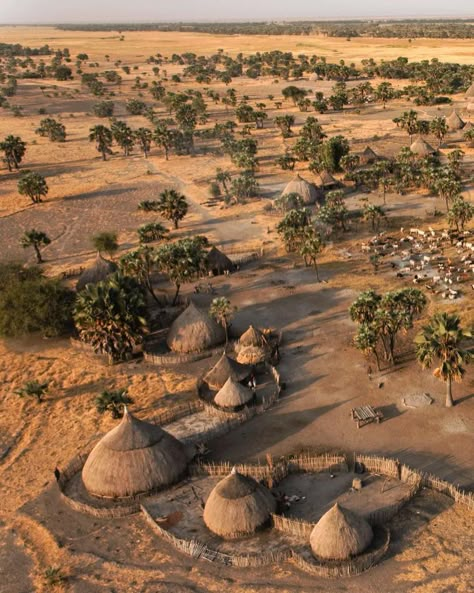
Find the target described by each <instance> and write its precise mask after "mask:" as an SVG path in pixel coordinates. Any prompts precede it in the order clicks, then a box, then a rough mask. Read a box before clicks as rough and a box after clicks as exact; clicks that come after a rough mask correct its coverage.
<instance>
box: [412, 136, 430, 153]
mask: <svg viewBox="0 0 474 593" xmlns="http://www.w3.org/2000/svg"><path fill="white" fill-rule="evenodd" d="M410 150H411V151H412V152H413V154H416V155H417V156H419V157H421V158H424V157H427V156H432V155H434V154H436V150H435V149H434V148H433V147H432V146H431V145H430V144H428V142H426V140H424V139H423V138H422V137H421V136H419V137H418V138H417V139H416V140H415V141H414V142H413V144H412V145H411V146H410Z"/></svg>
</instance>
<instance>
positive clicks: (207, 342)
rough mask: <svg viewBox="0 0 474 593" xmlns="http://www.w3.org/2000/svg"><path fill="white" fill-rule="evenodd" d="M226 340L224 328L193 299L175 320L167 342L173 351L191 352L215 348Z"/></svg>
mask: <svg viewBox="0 0 474 593" xmlns="http://www.w3.org/2000/svg"><path fill="white" fill-rule="evenodd" d="M224 340H225V332H224V328H223V327H222V326H220V325H219V324H218V323H216V322H215V321H214V320H213V319H212V318H211V317H210V316H209V315H208V314H207V313H206V312H204V311H201V310H200V309H198V308H197V307H196V305H195V304H194V303H193V302H192V301H191V303H190V304H189V306H188V307H187V308H186V309H185V310H184V311H183V312H182V313H181V315H180V316H179V317H177V318H176V319H175V320H174V321H173V323H172V325H171V327H170V331H169V333H168V337H167V339H166V342H167V344H168V347H169V348H170V350H172V351H173V352H179V353H181V354H189V353H192V352H202V351H203V350H207V349H208V348H213V347H214V346H217V345H219V344H222V342H224Z"/></svg>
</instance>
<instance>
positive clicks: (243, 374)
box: [204, 352, 252, 389]
mask: <svg viewBox="0 0 474 593" xmlns="http://www.w3.org/2000/svg"><path fill="white" fill-rule="evenodd" d="M251 372H252V367H251V366H249V365H247V364H241V363H240V362H237V361H236V360H234V359H233V358H230V357H229V356H227V354H226V353H225V352H224V353H223V354H222V356H221V357H220V358H219V360H218V361H217V362H216V364H215V365H214V366H213V367H212V369H211V370H210V371H209V372H208V373H207V374H206V375H205V376H204V381H205V382H206V383H207V384H208V385H209V387H211V388H213V389H221V388H222V387H224V385H225V382H226V381H227V379H228V378H229V377H230V378H231V379H233V380H234V381H236V382H237V383H240V381H244V380H245V379H247V377H249V376H250V374H251Z"/></svg>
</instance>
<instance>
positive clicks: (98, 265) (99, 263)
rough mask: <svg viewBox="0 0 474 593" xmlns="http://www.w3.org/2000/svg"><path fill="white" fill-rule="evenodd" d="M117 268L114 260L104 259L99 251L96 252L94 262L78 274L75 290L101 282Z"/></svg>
mask: <svg viewBox="0 0 474 593" xmlns="http://www.w3.org/2000/svg"><path fill="white" fill-rule="evenodd" d="M117 270H118V266H117V264H114V262H112V261H110V260H108V259H105V257H102V256H101V254H100V253H97V256H96V258H95V262H94V264H93V265H92V266H91V267H90V268H87V270H84V272H82V274H81V275H80V276H79V280H78V281H77V284H76V290H77V292H79V291H80V290H83V289H84V288H85V287H86V286H87V285H88V284H98V283H99V282H102V281H103V280H105V279H106V278H107V276H110V274H113V273H114V272H116V271H117Z"/></svg>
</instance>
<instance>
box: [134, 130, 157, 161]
mask: <svg viewBox="0 0 474 593" xmlns="http://www.w3.org/2000/svg"><path fill="white" fill-rule="evenodd" d="M135 140H136V142H138V145H139V146H140V149H141V151H142V152H143V155H144V156H145V158H148V153H149V152H150V149H151V141H152V140H153V134H152V132H151V130H149V129H148V128H138V130H135Z"/></svg>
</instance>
